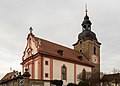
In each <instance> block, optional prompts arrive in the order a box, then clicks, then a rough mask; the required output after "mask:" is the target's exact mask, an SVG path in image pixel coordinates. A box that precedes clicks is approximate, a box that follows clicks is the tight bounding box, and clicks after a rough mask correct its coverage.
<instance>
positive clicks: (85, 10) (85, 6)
mask: <svg viewBox="0 0 120 86" xmlns="http://www.w3.org/2000/svg"><path fill="white" fill-rule="evenodd" d="M85 12H86V15H87V4H85Z"/></svg>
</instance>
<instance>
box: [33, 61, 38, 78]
mask: <svg viewBox="0 0 120 86" xmlns="http://www.w3.org/2000/svg"><path fill="white" fill-rule="evenodd" d="M34 64H35V79H38V60H36V61H35V63H34Z"/></svg>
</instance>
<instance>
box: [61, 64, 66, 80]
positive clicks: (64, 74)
mask: <svg viewBox="0 0 120 86" xmlns="http://www.w3.org/2000/svg"><path fill="white" fill-rule="evenodd" d="M61 75H62V80H67V68H66V66H65V65H63V66H62V69H61Z"/></svg>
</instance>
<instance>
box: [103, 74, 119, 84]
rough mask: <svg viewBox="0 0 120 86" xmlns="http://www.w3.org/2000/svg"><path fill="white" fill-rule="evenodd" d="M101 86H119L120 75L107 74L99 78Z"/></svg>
mask: <svg viewBox="0 0 120 86" xmlns="http://www.w3.org/2000/svg"><path fill="white" fill-rule="evenodd" d="M101 86H120V74H119V73H116V74H107V75H104V76H103V77H102V78H101Z"/></svg>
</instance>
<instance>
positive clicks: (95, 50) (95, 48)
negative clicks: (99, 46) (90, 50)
mask: <svg viewBox="0 0 120 86" xmlns="http://www.w3.org/2000/svg"><path fill="white" fill-rule="evenodd" d="M94 55H96V47H94Z"/></svg>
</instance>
